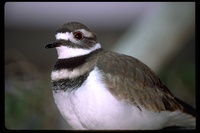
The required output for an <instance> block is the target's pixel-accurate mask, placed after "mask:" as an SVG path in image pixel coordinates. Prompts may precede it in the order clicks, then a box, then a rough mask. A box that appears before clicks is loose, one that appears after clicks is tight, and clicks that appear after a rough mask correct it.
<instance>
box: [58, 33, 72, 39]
mask: <svg viewBox="0 0 200 133" xmlns="http://www.w3.org/2000/svg"><path fill="white" fill-rule="evenodd" d="M72 37H73V35H72V33H69V32H65V33H57V34H56V40H60V39H62V40H69V39H70V38H72Z"/></svg>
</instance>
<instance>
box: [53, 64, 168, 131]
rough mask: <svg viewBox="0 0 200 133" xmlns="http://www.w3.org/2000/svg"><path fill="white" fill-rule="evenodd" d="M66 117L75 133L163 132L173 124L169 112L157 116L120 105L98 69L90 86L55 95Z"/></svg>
mask: <svg viewBox="0 0 200 133" xmlns="http://www.w3.org/2000/svg"><path fill="white" fill-rule="evenodd" d="M53 96H54V99H55V103H56V104H57V106H58V109H59V110H60V112H61V114H62V115H63V117H64V118H65V119H66V120H67V121H68V123H69V124H70V125H71V126H72V127H73V128H74V129H159V128H162V127H163V126H164V125H166V124H169V125H170V123H167V121H168V120H169V117H167V116H169V112H166V111H165V112H160V113H155V112H151V111H148V110H145V109H143V108H142V111H140V110H139V108H137V107H135V106H133V105H132V104H129V103H128V102H127V101H118V100H117V99H115V97H113V96H112V94H111V93H110V92H109V91H108V89H107V88H106V86H105V84H103V82H102V76H101V73H100V71H99V70H98V68H95V69H94V70H93V71H92V72H91V73H90V75H89V77H88V78H87V80H86V82H85V83H84V84H83V85H82V86H81V87H80V88H78V89H76V90H74V91H72V92H67V91H66V92H63V91H57V93H53Z"/></svg>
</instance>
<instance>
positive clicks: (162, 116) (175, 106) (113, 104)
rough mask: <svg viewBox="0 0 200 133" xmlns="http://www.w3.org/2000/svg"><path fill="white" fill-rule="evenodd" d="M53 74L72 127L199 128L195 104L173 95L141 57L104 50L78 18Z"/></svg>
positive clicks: (61, 32)
mask: <svg viewBox="0 0 200 133" xmlns="http://www.w3.org/2000/svg"><path fill="white" fill-rule="evenodd" d="M55 37H56V41H55V42H54V43H51V44H47V45H46V46H45V48H47V49H49V48H56V50H57V54H58V59H57V61H56V63H55V66H54V68H53V71H52V73H51V82H52V86H53V87H52V88H53V97H54V100H55V103H56V105H57V107H58V109H59V111H60V113H61V114H62V116H63V117H64V119H65V120H66V121H67V122H68V123H69V124H70V125H71V127H72V128H73V129H95V130H98V129H103V130H106V129H111V130H112V129H114V130H116V129H120V130H121V129H125V130H127V129H133V130H154V129H163V128H165V127H170V126H176V127H186V128H192V129H193V128H195V126H196V116H195V109H194V108H192V107H191V106H190V105H188V104H186V103H184V102H183V101H181V100H179V99H178V98H176V97H174V96H173V95H172V93H171V92H170V91H169V89H168V88H167V87H166V86H165V85H164V84H163V83H162V82H161V80H160V79H159V78H158V77H157V76H156V74H155V73H154V72H153V71H152V70H151V69H150V68H149V67H148V66H146V65H145V64H143V63H142V62H141V61H139V60H138V59H136V58H134V57H131V56H128V55H123V54H119V53H115V52H110V51H107V50H104V49H103V48H102V47H101V44H100V43H99V42H98V40H97V36H96V35H95V33H94V32H93V31H92V30H91V29H90V28H88V27H87V26H85V25H84V24H82V23H79V22H69V23H65V24H64V25H62V26H61V27H60V28H59V29H58V30H57V32H56V35H55Z"/></svg>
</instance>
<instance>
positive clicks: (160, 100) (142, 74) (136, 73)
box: [97, 51, 183, 111]
mask: <svg viewBox="0 0 200 133" xmlns="http://www.w3.org/2000/svg"><path fill="white" fill-rule="evenodd" d="M108 60H109V62H107V61H108ZM97 66H98V68H99V69H100V70H102V71H104V72H105V73H104V80H105V82H106V83H107V85H108V86H109V91H110V92H111V93H112V94H113V95H114V96H115V97H116V98H118V99H123V100H127V101H130V102H131V103H132V104H135V105H137V106H138V107H141V106H143V107H145V108H148V109H150V110H153V111H161V110H170V111H173V110H177V109H178V110H183V107H182V106H181V105H180V104H179V103H178V102H177V101H176V100H175V98H174V96H173V95H172V94H171V92H170V91H169V90H168V89H167V87H166V86H165V85H164V84H162V82H161V81H160V79H159V78H158V77H157V76H156V74H155V73H154V72H153V71H152V70H151V69H150V68H148V67H147V66H146V65H145V64H143V63H142V62H140V61H139V60H137V59H136V58H133V57H130V56H125V55H123V56H122V55H121V54H117V53H114V52H108V51H103V52H101V56H100V57H99V60H98V62H97Z"/></svg>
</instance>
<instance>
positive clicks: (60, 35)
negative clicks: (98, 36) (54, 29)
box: [55, 29, 92, 41]
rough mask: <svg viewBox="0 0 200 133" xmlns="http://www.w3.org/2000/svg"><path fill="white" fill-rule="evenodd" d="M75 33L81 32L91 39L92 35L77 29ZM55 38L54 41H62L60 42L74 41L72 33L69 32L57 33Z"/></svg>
mask: <svg viewBox="0 0 200 133" xmlns="http://www.w3.org/2000/svg"><path fill="white" fill-rule="evenodd" d="M76 31H80V32H82V33H83V35H84V36H85V37H92V33H91V32H89V31H87V30H85V29H79V30H76ZM76 31H75V32H76ZM55 36H56V40H60V39H62V40H70V41H75V40H74V38H73V33H72V32H70V33H69V32H64V33H57V34H56V35H55Z"/></svg>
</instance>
